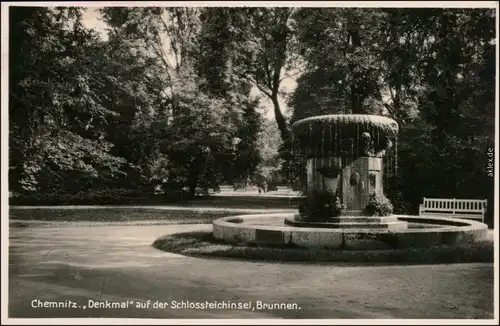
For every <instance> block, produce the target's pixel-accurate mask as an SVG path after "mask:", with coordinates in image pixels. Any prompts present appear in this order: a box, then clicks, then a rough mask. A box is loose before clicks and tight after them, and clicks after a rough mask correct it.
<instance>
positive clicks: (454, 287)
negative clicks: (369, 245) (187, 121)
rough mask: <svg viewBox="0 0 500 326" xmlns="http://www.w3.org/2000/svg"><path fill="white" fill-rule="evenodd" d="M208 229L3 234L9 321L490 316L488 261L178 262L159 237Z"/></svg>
mask: <svg viewBox="0 0 500 326" xmlns="http://www.w3.org/2000/svg"><path fill="white" fill-rule="evenodd" d="M207 229H210V225H168V226H158V225H149V226H134V227H130V226H101V227H87V226H82V225H79V226H70V227H64V228H59V227H57V226H55V225H54V226H52V227H50V226H49V227H45V228H36V227H24V228H16V227H14V228H12V227H11V228H10V246H9V289H8V291H9V316H10V317H21V318H23V317H45V318H50V317H113V318H301V319H302V318H307V319H310V318H313V319H316V318H328V319H331V318H333V319H336V318H356V319H371V318H384V319H385V318H411V319H413V318H424V319H431V318H432V319H434V318H493V265H492V264H454V265H425V266H418V265H414V266H365V267H363V266H349V265H342V264H310V263H303V264H301V263H286V264H285V263H271V262H254V261H241V260H220V259H204V258H194V257H185V256H181V255H176V254H171V253H166V252H162V251H159V250H156V249H154V248H153V247H152V246H151V244H152V243H153V241H154V240H155V239H157V238H159V237H161V236H163V235H165V234H168V233H175V232H181V231H190V230H207ZM32 300H39V301H40V302H43V301H57V300H59V301H60V300H72V301H75V302H78V303H79V304H81V305H82V306H83V305H85V304H86V303H88V300H109V301H114V302H123V301H134V302H147V300H152V301H155V300H159V301H162V302H170V303H172V300H173V301H182V300H189V301H191V302H204V301H205V300H208V301H211V302H213V301H214V300H218V301H226V302H227V301H231V302H233V303H234V302H252V303H253V306H254V307H255V304H256V302H257V301H263V302H271V303H291V304H297V305H298V307H300V309H292V310H277V309H275V310H271V309H265V310H254V311H252V310H231V309H224V310H213V309H212V310H210V309H204V310H197V309H173V308H172V307H169V308H164V309H160V308H156V309H155V308H149V309H137V308H131V307H129V308H128V309H81V308H79V309H63V308H60V309H51V308H33V307H31V302H32Z"/></svg>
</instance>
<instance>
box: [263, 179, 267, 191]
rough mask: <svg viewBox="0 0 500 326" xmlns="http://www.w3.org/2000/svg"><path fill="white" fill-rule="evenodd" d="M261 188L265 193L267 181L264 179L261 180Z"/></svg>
mask: <svg viewBox="0 0 500 326" xmlns="http://www.w3.org/2000/svg"><path fill="white" fill-rule="evenodd" d="M262 188H263V189H264V193H267V182H266V180H264V182H262Z"/></svg>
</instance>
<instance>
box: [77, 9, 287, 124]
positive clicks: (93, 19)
mask: <svg viewBox="0 0 500 326" xmlns="http://www.w3.org/2000/svg"><path fill="white" fill-rule="evenodd" d="M98 9H99V8H98V7H88V8H87V10H86V11H85V13H84V15H83V24H84V25H85V27H87V28H93V29H95V30H96V31H98V32H100V33H101V35H102V36H103V38H106V31H105V29H106V27H107V26H106V23H104V22H103V21H101V20H100V18H101V15H100V13H99V12H98ZM296 86H297V84H296V81H295V79H294V78H286V79H284V80H283V81H282V83H281V90H282V91H283V92H285V93H287V94H290V93H291V92H292V91H293V90H294V89H295V87H296ZM252 95H262V96H261V98H262V100H261V106H262V109H263V110H262V112H261V113H262V115H263V116H265V117H266V118H267V119H269V120H274V109H273V105H272V102H271V101H270V100H269V99H268V98H267V96H265V95H264V94H262V93H261V92H260V91H259V90H258V89H257V87H254V88H253V89H252ZM279 100H280V107H281V111H282V112H283V114H284V115H287V108H288V106H287V105H286V100H285V98H284V97H282V96H281V97H280V99H279Z"/></svg>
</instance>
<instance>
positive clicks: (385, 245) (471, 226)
mask: <svg viewBox="0 0 500 326" xmlns="http://www.w3.org/2000/svg"><path fill="white" fill-rule="evenodd" d="M293 216H294V214H290V213H275V214H252V215H237V216H228V217H223V218H220V219H217V220H215V221H214V222H213V236H214V237H215V238H216V239H219V240H223V241H225V242H226V243H231V244H257V245H258V244H262V245H281V246H287V245H293V246H298V247H305V248H314V247H316V248H317V247H320V248H328V249H357V250H360V249H367V250H369V249H400V248H431V247H434V246H440V245H463V244H471V243H475V242H481V241H486V240H487V238H488V227H487V225H486V224H483V223H480V222H477V221H473V220H465V219H457V218H448V217H434V216H426V217H421V216H408V215H397V216H396V217H397V219H398V220H399V221H402V222H406V223H407V225H408V227H407V228H406V229H404V230H398V231H394V230H387V229H334V228H321V227H296V226H289V225H285V219H293Z"/></svg>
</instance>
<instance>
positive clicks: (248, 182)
mask: <svg viewBox="0 0 500 326" xmlns="http://www.w3.org/2000/svg"><path fill="white" fill-rule="evenodd" d="M251 181H252V180H250V177H247V178H246V179H245V188H247V189H248V188H249V187H250V182H251Z"/></svg>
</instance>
